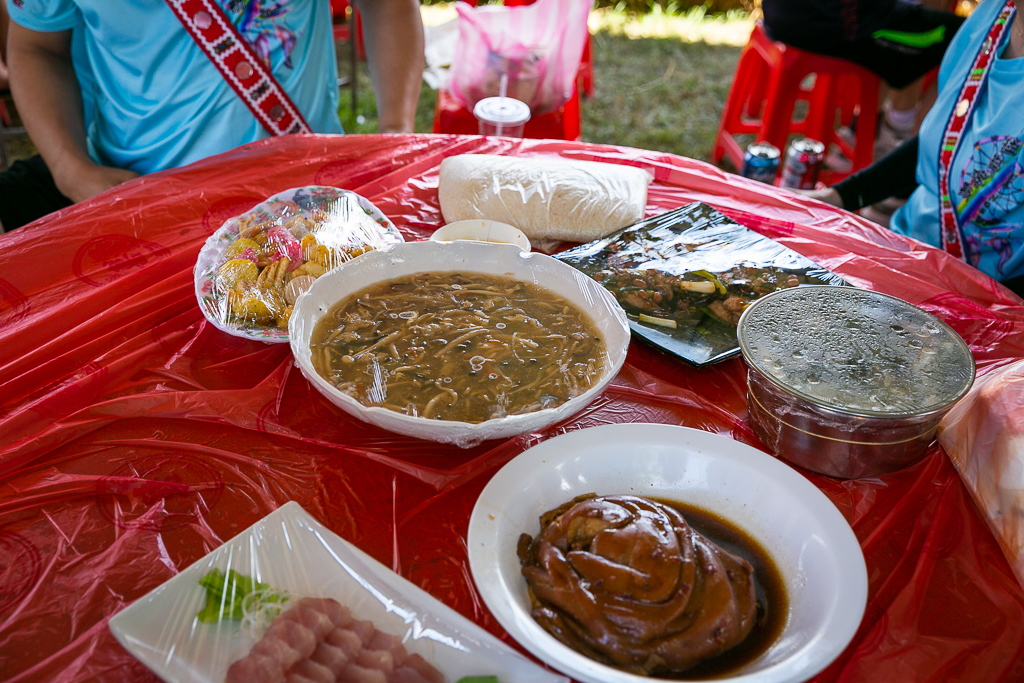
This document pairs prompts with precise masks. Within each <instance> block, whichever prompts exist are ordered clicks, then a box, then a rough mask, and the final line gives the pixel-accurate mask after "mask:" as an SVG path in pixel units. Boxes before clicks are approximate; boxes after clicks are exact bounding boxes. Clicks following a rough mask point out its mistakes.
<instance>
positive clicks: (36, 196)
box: [0, 154, 72, 231]
mask: <svg viewBox="0 0 1024 683" xmlns="http://www.w3.org/2000/svg"><path fill="white" fill-rule="evenodd" d="M71 204H72V201H71V200H70V199H68V198H67V197H65V196H64V195H62V194H61V193H60V191H59V190H58V189H57V186H56V185H55V184H54V182H53V176H52V175H50V169H48V168H47V167H46V162H44V161H43V158H42V157H41V156H39V155H38V154H37V155H36V156H34V157H31V158H29V159H25V160H22V161H15V162H14V163H13V164H11V167H10V168H9V169H7V170H6V171H4V172H2V173H0V224H2V225H3V228H4V230H6V231H10V230H14V229H15V228H20V227H21V226H23V225H25V224H26V223H31V222H32V221H34V220H36V219H37V218H42V217H43V216H45V215H46V214H48V213H53V212H54V211H58V210H60V209H63V208H65V207H67V206H71Z"/></svg>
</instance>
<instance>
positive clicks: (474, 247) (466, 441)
mask: <svg viewBox="0 0 1024 683" xmlns="http://www.w3.org/2000/svg"><path fill="white" fill-rule="evenodd" d="M421 273H440V274H444V273H458V274H461V275H467V274H468V275H474V274H480V275H484V276H500V277H502V278H508V279H511V280H514V281H518V282H520V283H525V284H527V285H530V286H533V287H535V288H539V289H543V290H546V291H547V292H548V293H551V294H554V295H557V296H558V297H560V298H562V299H564V300H565V302H566V303H567V304H570V305H572V306H574V307H575V308H577V309H578V310H579V311H580V312H581V313H583V314H584V315H585V316H586V317H587V318H589V319H590V322H591V323H592V324H593V327H594V329H595V331H596V333H597V334H599V335H600V339H602V340H603V348H602V350H601V352H600V354H601V361H602V362H601V369H600V374H598V375H597V376H596V377H595V378H594V380H593V383H592V384H590V385H589V387H582V386H581V387H580V388H581V389H584V388H585V390H583V391H582V393H579V394H577V395H575V396H573V397H572V398H569V399H568V400H566V401H565V402H563V403H560V404H557V405H554V406H552V407H545V408H542V409H539V410H534V411H532V412H525V411H524V412H519V413H511V414H504V415H502V416H500V417H492V418H491V419H485V420H484V421H482V422H463V421H457V420H454V419H433V418H429V417H425V416H423V415H420V414H408V413H406V412H398V411H396V410H393V409H389V408H387V407H384V405H385V404H386V402H387V400H388V395H389V394H388V392H389V389H388V386H389V385H390V384H393V383H396V382H406V381H408V380H407V379H402V378H401V377H398V376H397V374H398V372H400V370H394V371H391V370H388V369H387V367H385V365H386V362H387V361H386V360H385V361H384V362H382V363H374V370H375V376H374V378H373V380H372V382H371V383H368V385H367V387H368V391H367V394H368V395H369V396H372V397H375V398H373V404H372V405H364V403H362V402H360V401H359V400H357V398H355V397H353V396H352V395H350V394H349V393H346V392H345V391H343V390H342V389H340V388H339V386H338V382H336V381H332V380H328V379H327V378H325V377H324V376H322V375H321V374H320V373H319V372H318V371H317V369H316V367H315V366H314V363H313V349H312V347H311V339H312V337H313V330H314V328H315V327H316V326H317V323H318V322H319V321H320V320H321V318H324V317H326V316H327V315H328V313H329V312H330V311H331V309H332V307H333V306H335V304H338V303H339V302H342V301H347V300H351V299H350V298H351V297H353V296H354V295H356V294H357V293H360V292H362V291H363V290H365V289H366V288H368V287H370V286H371V285H375V284H381V283H387V282H390V281H393V280H396V279H398V278H403V277H405V276H410V275H413V274H421ZM456 288H458V289H461V286H458V287H456V286H452V289H453V290H454V289H456ZM469 291H470V292H471V291H472V290H469ZM360 296H362V295H360ZM453 296H454V295H453ZM363 300H364V299H360V301H363ZM502 305H504V304H502ZM453 308H454V307H453ZM459 308H460V309H461V306H459ZM387 310H388V311H389V313H388V315H390V316H394V318H395V319H396V320H407V321H408V324H409V326H410V328H411V327H413V326H414V325H415V326H418V325H420V324H423V320H422V318H426V317H427V316H429V315H433V314H430V313H427V314H426V315H424V316H422V318H421V317H420V314H422V313H423V311H422V310H421V311H419V312H417V311H406V310H403V309H402V307H401V306H400V305H399V304H398V303H396V302H395V301H394V300H390V301H389V302H388V305H387ZM462 310H466V312H467V313H469V310H468V309H462ZM509 314H510V315H519V314H517V313H515V312H509ZM332 315H333V313H332ZM472 315H474V316H476V313H475V312H474V313H472ZM504 315H506V313H502V312H499V311H494V312H492V314H490V315H488V316H484V317H488V318H490V321H489V322H488V323H486V324H487V325H490V324H491V323H492V322H493V323H494V327H495V328H497V326H498V325H504V324H505V323H504V322H502V321H503V318H502V317H501V316H504ZM406 316H408V317H406ZM359 322H360V323H362V322H364V320H363V319H360V320H359ZM425 324H427V325H430V324H434V323H433V319H431V320H429V321H427V322H426V323H425ZM460 327H461V326H460ZM289 331H290V333H291V346H292V355H293V356H294V357H295V362H296V364H297V365H298V366H299V369H300V370H301V371H302V374H303V375H304V376H305V377H306V379H308V380H309V382H310V384H312V385H313V387H314V388H316V390H317V391H319V392H320V393H321V394H323V395H324V396H325V397H326V398H327V399H328V400H330V401H331V402H332V403H334V404H335V405H336V406H338V407H339V408H341V409H342V410H344V411H345V412H347V413H349V414H351V415H354V416H355V417H357V418H359V419H361V420H364V421H366V422H369V423H370V424H373V425H376V426H377V427H381V428H383V429H387V430H390V431H393V432H397V433H399V434H405V435H408V436H414V437H417V438H421V439H430V440H433V441H441V442H444V443H452V444H455V445H457V446H460V447H463V448H468V447H470V446H475V445H476V444H478V443H480V442H481V441H484V440H487V439H499V438H508V437H512V436H516V435H518V434H524V433H528V432H531V431H536V430H540V429H543V428H545V427H548V426H550V425H552V424H555V423H556V422H560V421H561V420H564V419H566V418H568V417H570V416H571V415H574V414H575V413H577V412H579V411H581V410H583V409H584V408H585V407H586V406H587V405H589V404H590V403H591V402H592V401H594V400H595V399H596V398H597V397H598V396H600V395H601V393H602V392H603V391H604V389H605V387H607V385H608V383H609V382H611V380H612V379H613V378H614V377H615V375H616V374H617V373H618V371H619V369H620V368H621V367H622V364H623V362H624V361H625V359H626V352H627V350H628V348H629V326H628V323H627V321H626V314H625V312H624V311H623V310H622V307H621V306H619V304H618V303H617V302H616V301H615V298H614V297H613V296H612V295H611V294H610V293H609V292H608V291H607V290H606V289H604V288H603V287H602V286H601V285H599V284H598V283H597V282H595V281H594V280H593V279H591V278H589V277H587V276H586V275H584V274H583V273H581V272H580V271H578V270H576V269H575V268H572V267H571V266H568V265H566V264H564V263H561V262H560V261H558V260H557V259H554V258H551V257H550V256H546V255H544V254H537V253H526V252H522V251H520V250H519V249H518V248H517V247H514V246H512V245H507V244H487V243H483V242H468V241H457V242H433V241H426V242H412V243H406V244H396V245H394V246H392V247H390V248H389V249H386V250H379V251H374V252H371V253H368V254H364V255H363V256H362V257H360V258H359V259H357V260H354V261H352V262H350V263H346V264H345V265H343V266H342V267H340V268H338V269H337V270H335V271H332V272H330V273H328V274H327V275H325V276H324V277H322V278H320V279H319V280H317V281H316V283H314V285H313V287H311V288H310V289H309V290H308V291H307V292H306V293H305V294H303V295H302V296H301V297H300V298H299V300H298V302H297V303H296V305H295V313H294V315H292V318H291V321H290V323H289ZM337 332H340V329H339V330H336V332H335V333H332V334H336V333H337ZM456 332H457V333H458V334H459V335H461V334H462V333H463V332H467V333H468V334H475V333H479V336H478V337H476V338H478V339H479V340H481V341H482V342H486V343H488V344H490V343H492V342H493V343H494V345H495V347H498V346H499V345H503V344H504V343H505V342H501V341H500V340H498V339H492V336H493V337H498V336H501V335H500V334H499V332H500V333H504V332H506V331H505V330H501V329H496V330H495V331H493V332H492V331H491V330H490V329H489V328H487V329H485V327H484V326H474V327H473V328H472V329H471V328H469V327H467V328H465V329H464V330H463V329H460V330H457V331H456ZM346 334H347V333H346ZM420 334H426V332H416V331H412V332H410V333H409V335H420ZM409 335H404V333H403V336H402V337H401V338H396V341H393V342H392V346H394V345H395V344H397V345H398V348H396V349H395V350H394V351H393V352H389V351H386V350H385V349H387V346H382V345H380V340H379V339H377V337H376V333H374V334H373V335H370V338H371V342H358V341H356V342H351V343H355V344H364V345H365V344H366V343H372V344H373V345H375V346H374V348H365V347H361V348H360V349H359V350H355V349H353V350H351V351H345V353H346V354H351V356H346V357H345V358H351V357H352V356H361V355H363V354H364V352H366V353H371V352H376V353H379V354H380V355H381V356H383V355H389V354H391V353H393V355H394V356H397V357H400V358H401V357H404V355H405V354H406V353H408V352H411V349H410V348H409V346H407V344H410V343H411V342H410V341H409V339H408V336H409ZM476 338H475V339H476ZM432 341H438V340H436V339H435V340H432ZM326 343H327V342H325V344H326ZM460 343H461V341H458V342H457V341H453V342H452V344H451V346H452V347H453V348H455V347H458V346H459V344H460ZM519 343H522V339H520V340H519V342H512V344H511V346H513V348H515V345H516V344H519ZM528 343H530V344H536V342H534V341H532V340H528ZM538 346H540V345H538ZM540 348H541V349H543V348H544V347H543V346H540ZM324 349H325V347H320V348H318V350H324ZM499 352H500V351H499V350H498V349H497V348H495V353H494V354H488V355H489V356H491V355H494V356H496V355H497V353H499ZM522 352H523V353H524V354H525V353H527V352H526V351H522ZM431 353H435V351H433V350H432V351H431ZM474 355H475V352H466V353H462V352H458V355H457V356H456V357H454V358H453V359H452V368H451V370H450V374H449V375H446V376H444V377H427V378H425V382H424V383H423V384H422V385H421V389H422V394H423V395H424V396H426V395H427V393H426V392H428V391H430V392H432V393H433V392H436V391H438V390H441V391H444V392H447V391H448V390H449V389H451V390H453V391H454V393H455V394H456V395H464V394H463V391H462V389H463V384H462V382H461V379H460V378H461V377H463V376H465V378H466V382H465V386H466V388H467V389H473V388H478V387H480V386H482V385H484V384H486V383H491V382H500V381H501V380H500V378H499V374H498V373H497V372H494V373H493V374H494V375H495V379H491V378H490V377H489V376H488V375H489V374H491V373H483V372H479V373H473V374H471V371H473V368H472V365H473V364H474V362H476V361H474V360H473V357H474ZM484 360H488V359H484ZM480 362H483V361H480ZM354 365H355V363H349V362H348V361H347V360H345V359H342V369H341V371H340V372H341V378H340V379H341V381H342V382H344V381H347V380H350V379H351V378H350V377H348V376H346V375H345V373H346V372H348V370H346V369H345V368H350V367H353V366H354ZM550 366H554V367H558V368H559V369H558V370H557V372H565V371H567V370H566V369H565V368H561V367H560V366H557V365H556V363H551V364H550ZM536 367H537V368H538V369H539V370H540V371H541V372H546V371H548V370H551V371H552V372H555V371H556V370H554V369H552V367H549V366H548V365H547V364H545V363H538V364H537V366H536ZM377 373H379V374H377ZM452 377H455V378H456V379H460V381H458V382H454V381H453V382H451V383H445V384H440V385H439V384H437V383H438V382H444V381H445V380H451V379H452ZM550 377H551V376H550V375H549V376H548V387H547V388H550V384H551V383H552V381H550ZM542 379H543V378H542V377H538V378H537V380H536V382H535V384H536V383H539V382H540V381H542ZM524 381H525V380H524ZM492 386H493V385H492ZM441 387H445V388H444V389H442V388H441ZM518 388H519V387H514V388H513V389H512V391H513V392H514V391H515V390H516V389H518ZM527 388H529V387H527ZM455 400H458V398H456V399H455ZM423 412H424V413H426V410H424V411H423Z"/></svg>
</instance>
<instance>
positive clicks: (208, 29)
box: [165, 0, 311, 135]
mask: <svg viewBox="0 0 1024 683" xmlns="http://www.w3.org/2000/svg"><path fill="white" fill-rule="evenodd" d="M165 2H166V3H167V5H168V6H169V7H170V8H171V10H172V11H173V12H174V16H176V17H178V20H179V21H181V24H182V26H184V27H185V30H186V31H187V32H188V34H189V35H190V36H191V37H192V40H194V41H195V43H196V45H198V46H199V49H200V50H202V52H203V54H204V55H206V57H207V58H208V59H209V60H210V62H211V63H212V64H213V65H214V66H215V67H217V71H218V72H220V75H221V76H222V77H223V78H224V80H225V81H227V83H228V85H230V86H231V89H232V90H234V91H235V94H236V95H238V97H239V98H240V99H241V100H242V102H244V103H245V106H246V107H248V108H249V111H251V112H252V114H253V116H255V117H256V120H257V121H259V122H260V123H261V124H262V125H263V127H264V128H266V129H267V132H268V133H270V134H271V135H285V134H288V133H309V132H311V131H310V128H309V124H307V123H306V121H305V119H303V118H302V112H300V111H299V108H298V107H296V106H295V103H294V102H292V100H291V98H289V97H288V94H287V93H286V92H285V91H284V88H282V87H281V84H280V83H278V82H277V79H275V78H274V76H273V74H271V72H270V68H269V67H268V66H266V65H265V64H264V63H263V61H262V60H260V58H259V56H258V55H257V54H256V52H255V50H253V49H252V47H251V46H250V45H249V43H248V42H247V41H246V40H245V38H243V37H242V35H241V34H240V33H239V32H238V29H237V28H235V25H234V24H232V23H231V20H230V19H228V17H227V15H226V14H225V13H224V10H223V9H221V7H220V5H218V4H217V3H216V0H165Z"/></svg>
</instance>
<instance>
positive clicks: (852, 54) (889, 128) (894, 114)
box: [836, 2, 964, 159]
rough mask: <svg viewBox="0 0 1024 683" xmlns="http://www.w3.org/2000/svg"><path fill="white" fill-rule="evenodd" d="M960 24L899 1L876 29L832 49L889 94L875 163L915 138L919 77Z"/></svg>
mask: <svg viewBox="0 0 1024 683" xmlns="http://www.w3.org/2000/svg"><path fill="white" fill-rule="evenodd" d="M963 21H964V19H963V18H962V17H958V16H957V15H955V14H953V13H952V12H944V11H940V10H935V9H931V8H929V7H924V6H922V5H918V4H911V3H908V2H900V3H898V4H897V6H896V8H895V9H894V11H893V12H891V13H890V14H889V16H888V17H886V20H885V21H884V22H883V23H882V24H881V25H880V27H879V28H876V29H875V30H873V31H872V32H871V33H870V34H869V35H867V36H865V37H863V38H860V39H858V40H856V41H852V42H850V43H847V44H846V45H843V46H841V47H839V48H837V54H836V56H838V57H842V58H844V59H848V60H850V61H852V62H855V63H857V64H860V65H861V66H864V67H866V68H867V69H870V70H871V71H873V72H874V73H876V74H878V75H879V76H880V77H881V78H882V79H883V80H884V81H885V82H886V83H887V84H888V85H889V87H890V88H893V89H894V92H893V93H891V95H890V97H889V98H888V100H887V101H886V102H885V104H884V105H883V115H882V119H881V121H880V123H879V127H878V136H877V140H876V144H875V158H876V159H879V158H881V157H883V156H885V155H886V154H888V153H889V152H890V151H892V150H893V149H895V148H896V147H898V146H899V145H900V144H901V143H902V142H903V141H904V140H907V139H909V138H910V137H911V136H912V135H913V134H914V133H915V130H916V124H917V121H918V120H919V110H920V103H919V100H920V95H921V78H922V77H923V76H924V75H925V74H927V73H928V72H929V71H931V70H932V69H934V68H935V67H937V66H938V65H939V63H940V62H941V61H942V56H943V55H944V54H945V52H946V48H947V47H948V46H949V42H950V41H951V40H952V39H953V36H954V35H955V34H956V31H957V29H959V28H960V25H961V24H962V23H963Z"/></svg>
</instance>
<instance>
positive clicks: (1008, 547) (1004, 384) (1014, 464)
mask: <svg viewBox="0 0 1024 683" xmlns="http://www.w3.org/2000/svg"><path fill="white" fill-rule="evenodd" d="M939 443H940V444H941V445H942V447H943V449H945V451H946V453H947V454H948V455H949V459H950V460H952V461H953V465H954V466H955V467H956V469H957V471H958V472H959V473H960V478H961V479H963V482H964V486H966V487H967V490H968V491H970V493H971V497H972V498H974V502H975V503H976V504H977V506H978V509H979V510H981V512H982V514H983V515H984V516H985V520H986V521H987V522H988V526H989V528H990V529H991V530H992V533H993V534H994V535H995V537H996V541H998V542H999V547H1000V548H1002V550H1003V554H1004V555H1005V556H1006V560H1007V561H1008V562H1009V563H1010V567H1011V568H1012V569H1013V573H1014V575H1015V576H1016V577H1017V582H1018V583H1020V585H1021V586H1024V360H1018V361H1016V362H1014V363H1011V364H1010V365H1007V366H1005V367H1002V368H999V369H998V370H993V371H992V372H989V373H988V374H986V375H983V376H981V377H979V378H978V379H976V380H975V382H974V386H973V387H971V390H970V391H969V392H968V393H967V395H966V396H965V397H964V398H963V399H962V400H961V401H960V402H959V403H957V404H956V405H955V406H953V408H952V409H951V410H950V411H949V412H948V413H946V416H945V417H944V418H943V419H942V422H940V423H939Z"/></svg>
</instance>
